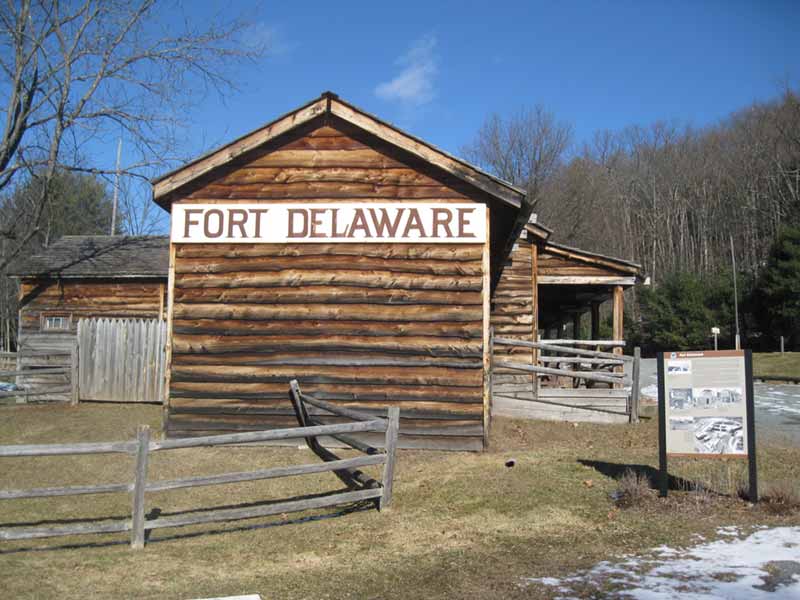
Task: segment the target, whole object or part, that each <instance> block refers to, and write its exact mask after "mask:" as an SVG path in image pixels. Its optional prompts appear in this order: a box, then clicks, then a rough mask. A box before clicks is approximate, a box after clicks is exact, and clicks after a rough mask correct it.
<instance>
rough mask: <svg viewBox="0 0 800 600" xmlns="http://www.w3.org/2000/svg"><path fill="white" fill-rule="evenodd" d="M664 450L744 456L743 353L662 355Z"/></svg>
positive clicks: (745, 436) (745, 405)
mask: <svg viewBox="0 0 800 600" xmlns="http://www.w3.org/2000/svg"><path fill="white" fill-rule="evenodd" d="M663 360H664V363H665V364H664V392H665V396H666V397H665V402H666V406H665V408H666V423H667V453H668V454H701V455H707V454H727V455H739V456H746V455H747V429H746V425H747V403H746V402H745V398H746V377H745V368H744V351H742V350H721V351H714V352H668V353H665V354H664V358H663Z"/></svg>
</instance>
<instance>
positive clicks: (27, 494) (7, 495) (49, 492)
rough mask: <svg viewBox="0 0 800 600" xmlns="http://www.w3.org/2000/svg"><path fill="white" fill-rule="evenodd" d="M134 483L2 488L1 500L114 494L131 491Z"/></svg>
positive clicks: (0, 491) (0, 492)
mask: <svg viewBox="0 0 800 600" xmlns="http://www.w3.org/2000/svg"><path fill="white" fill-rule="evenodd" d="M132 489H133V484H130V483H110V484H105V485H84V486H67V487H49V488H32V489H28V490H0V500H12V499H17V498H51V497H54V496H79V495H83V494H113V493H119V492H130V491H131V490H132Z"/></svg>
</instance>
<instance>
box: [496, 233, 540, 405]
mask: <svg viewBox="0 0 800 600" xmlns="http://www.w3.org/2000/svg"><path fill="white" fill-rule="evenodd" d="M534 256H535V246H534V244H532V243H531V242H530V241H528V240H526V239H520V240H519V241H518V242H517V244H516V245H515V246H514V250H513V252H512V253H511V256H510V260H509V261H508V262H507V263H506V266H505V268H504V269H503V273H502V275H501V276H500V281H499V283H498V285H497V288H496V289H495V292H494V296H493V298H492V315H491V324H492V327H493V328H494V335H495V336H496V337H504V338H512V339H520V340H525V341H526V342H532V341H535V339H534V316H535V315H534V299H533V284H532V281H533V269H534V264H533V262H534V261H533V257H534ZM534 352H535V351H533V350H531V349H528V348H519V347H512V346H501V345H495V347H494V359H495V360H500V361H508V362H515V363H523V364H529V365H530V364H533V356H534ZM535 383H536V376H535V375H526V374H521V373H520V372H519V371H511V370H509V369H500V368H495V369H493V371H492V393H493V394H502V395H504V396H514V397H519V398H530V397H531V395H532V394H533V393H534V386H535Z"/></svg>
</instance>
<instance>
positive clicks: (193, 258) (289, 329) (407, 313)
mask: <svg viewBox="0 0 800 600" xmlns="http://www.w3.org/2000/svg"><path fill="white" fill-rule="evenodd" d="M182 193H183V196H181V197H180V198H179V199H178V200H177V201H178V202H207V203H210V202H220V201H224V202H232V201H233V202H235V201H242V202H254V201H259V200H263V201H270V202H281V201H286V202H297V201H306V202H309V203H312V202H331V201H336V200H341V201H351V202H352V201H354V200H355V201H359V202H368V201H371V200H374V201H377V202H387V201H391V200H398V201H402V202H409V201H411V202H413V201H424V202H464V201H465V200H466V201H469V200H471V198H470V197H469V196H467V195H465V194H464V193H463V192H462V191H460V190H459V189H457V188H456V187H455V186H452V185H451V184H450V181H448V180H447V179H446V178H442V179H437V178H436V177H435V175H434V174H431V173H429V172H425V171H423V170H421V169H420V168H419V167H418V166H417V165H413V164H409V163H407V162H404V160H403V158H402V157H400V156H397V155H395V154H393V153H392V152H391V151H390V150H388V149H386V148H384V147H380V146H372V145H371V144H370V143H369V140H367V139H365V138H361V137H359V136H355V135H353V134H352V132H346V131H342V130H339V129H335V128H333V127H330V126H324V127H320V128H318V129H316V130H313V131H310V132H307V133H304V134H303V135H302V136H300V137H298V138H297V139H293V140H291V141H288V142H284V143H283V144H282V145H281V146H280V147H278V148H271V149H269V151H268V152H264V153H262V154H260V155H257V156H251V157H248V158H247V160H244V161H239V162H238V163H237V164H232V165H231V166H230V167H229V168H226V170H225V171H224V172H222V173H216V174H215V175H214V176H213V178H211V179H207V180H206V181H204V182H202V183H201V184H200V185H195V186H193V187H192V189H188V190H185V191H184V192H182ZM173 249H174V265H173V266H174V284H173V285H174V295H173V305H172V308H171V310H172V336H171V350H170V354H171V359H170V367H169V406H168V418H167V433H168V434H169V435H171V436H193V435H204V434H209V433H222V432H226V431H231V432H232V431H245V430H252V429H261V428H274V427H289V426H293V425H296V421H295V418H294V413H293V411H292V408H291V404H290V402H289V400H288V395H287V390H288V383H289V381H290V380H291V379H293V378H296V379H298V381H299V383H300V386H301V388H302V389H303V391H304V392H308V393H311V394H313V395H316V396H318V397H319V398H322V399H325V400H331V401H334V402H337V403H340V404H341V405H343V406H352V407H358V408H361V409H366V410H369V409H375V410H382V411H384V413H383V414H385V409H386V408H387V407H389V406H399V407H400V409H401V426H400V438H399V443H400V445H401V447H425V448H442V449H469V450H480V449H481V448H482V447H483V431H484V427H483V421H482V419H483V403H484V399H483V385H484V384H483V373H484V368H483V350H484V344H483V333H484V323H483V312H484V311H483V294H484V293H487V291H486V290H485V287H484V277H483V270H484V267H483V258H484V246H483V245H477V244H475V245H465V244H452V245H447V244H430V245H422V244H385V245H382V244H341V243H340V244H294V245H292V244H252V245H245V244H202V245H201V244H175V245H174V246H173ZM375 441H378V440H375Z"/></svg>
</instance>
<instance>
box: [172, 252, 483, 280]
mask: <svg viewBox="0 0 800 600" xmlns="http://www.w3.org/2000/svg"><path fill="white" fill-rule="evenodd" d="M482 268H483V267H482V264H481V262H480V261H469V262H465V261H462V262H458V261H452V260H435V259H428V260H424V261H423V260H406V259H403V258H373V257H369V256H352V255H348V256H338V255H326V256H292V257H269V258H264V257H241V258H229V257H226V258H209V257H202V258H179V259H176V261H175V272H176V273H181V274H184V273H247V272H261V273H266V272H271V271H288V270H293V269H296V270H337V271H338V270H343V271H345V270H346V271H386V272H389V273H408V274H422V275H458V276H462V275H471V276H480V274H481V272H482Z"/></svg>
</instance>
